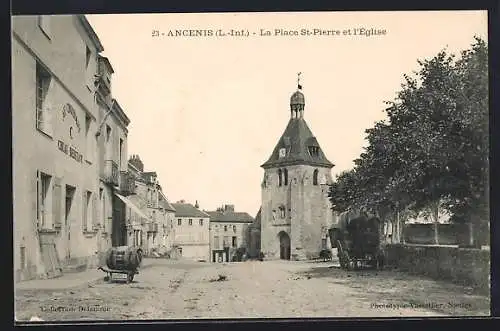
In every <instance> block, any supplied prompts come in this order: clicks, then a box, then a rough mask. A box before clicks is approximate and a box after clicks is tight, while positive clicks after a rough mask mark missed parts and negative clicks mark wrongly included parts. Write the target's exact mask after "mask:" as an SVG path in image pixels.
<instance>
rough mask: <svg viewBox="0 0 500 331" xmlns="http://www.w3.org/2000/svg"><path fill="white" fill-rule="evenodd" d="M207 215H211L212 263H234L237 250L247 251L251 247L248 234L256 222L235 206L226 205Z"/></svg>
mask: <svg viewBox="0 0 500 331" xmlns="http://www.w3.org/2000/svg"><path fill="white" fill-rule="evenodd" d="M207 213H208V214H209V215H210V249H211V256H210V257H211V261H212V262H217V261H220V260H222V261H232V259H233V257H234V255H235V253H236V250H237V249H242V250H243V251H245V252H246V251H247V249H248V245H249V242H248V235H247V233H248V231H249V226H250V225H251V224H252V223H253V222H254V219H253V217H252V216H250V215H249V214H248V213H245V212H236V211H235V210H234V205H225V206H223V207H221V208H219V209H217V210H216V211H208V212H207ZM220 255H222V256H220ZM226 255H227V256H226ZM220 258H221V259H220Z"/></svg>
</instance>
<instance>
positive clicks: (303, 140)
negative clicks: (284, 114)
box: [261, 118, 334, 169]
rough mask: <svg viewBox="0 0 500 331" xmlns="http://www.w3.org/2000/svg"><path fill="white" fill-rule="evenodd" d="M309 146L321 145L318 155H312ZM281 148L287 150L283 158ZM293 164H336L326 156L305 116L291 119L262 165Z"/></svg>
mask: <svg viewBox="0 0 500 331" xmlns="http://www.w3.org/2000/svg"><path fill="white" fill-rule="evenodd" d="M309 146H315V147H319V152H318V155H317V156H311V154H310V153H309V150H308V147H309ZM281 148H285V149H286V150H287V154H286V156H285V157H283V158H280V157H279V151H280V149H281ZM293 164H309V165H317V166H323V167H329V168H332V167H333V166H334V164H333V163H331V162H330V161H329V160H328V159H327V158H326V156H325V154H324V153H323V150H322V149H321V147H320V146H319V143H318V141H317V139H316V138H315V137H314V135H313V134H312V132H311V130H310V129H309V127H308V126H307V123H306V121H305V120H304V118H291V119H290V121H289V122H288V125H287V127H286V129H285V132H284V133H283V134H282V135H281V138H280V139H279V141H278V143H277V144H276V147H274V150H273V153H272V154H271V156H270V157H269V159H268V160H267V161H266V162H265V163H264V164H262V165H261V167H262V168H264V169H266V168H271V167H277V166H285V165H293Z"/></svg>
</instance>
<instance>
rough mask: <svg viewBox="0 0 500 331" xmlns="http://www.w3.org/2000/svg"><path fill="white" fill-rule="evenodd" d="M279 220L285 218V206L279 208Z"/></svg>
mask: <svg viewBox="0 0 500 331" xmlns="http://www.w3.org/2000/svg"><path fill="white" fill-rule="evenodd" d="M279 211H280V218H285V206H279Z"/></svg>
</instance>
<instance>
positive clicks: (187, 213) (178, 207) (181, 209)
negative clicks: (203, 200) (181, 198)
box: [171, 203, 210, 217]
mask: <svg viewBox="0 0 500 331" xmlns="http://www.w3.org/2000/svg"><path fill="white" fill-rule="evenodd" d="M171 205H172V207H174V209H175V217H210V215H209V214H207V213H205V212H203V211H201V210H199V209H198V208H196V207H195V206H193V205H192V204H190V203H172V204H171Z"/></svg>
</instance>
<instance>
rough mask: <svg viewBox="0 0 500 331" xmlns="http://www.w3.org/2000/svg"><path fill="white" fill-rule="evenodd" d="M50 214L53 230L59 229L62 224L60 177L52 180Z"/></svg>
mask: <svg viewBox="0 0 500 331" xmlns="http://www.w3.org/2000/svg"><path fill="white" fill-rule="evenodd" d="M52 206H53V210H52V214H53V218H54V222H53V224H54V228H55V229H56V230H59V229H61V227H62V223H63V216H62V179H61V178H60V177H55V178H54V186H53V189H52Z"/></svg>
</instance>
